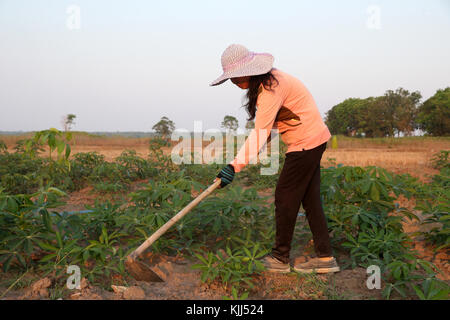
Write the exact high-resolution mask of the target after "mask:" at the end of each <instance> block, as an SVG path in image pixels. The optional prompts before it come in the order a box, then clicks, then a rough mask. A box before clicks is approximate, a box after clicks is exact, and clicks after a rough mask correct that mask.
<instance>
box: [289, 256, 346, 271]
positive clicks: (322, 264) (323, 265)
mask: <svg viewBox="0 0 450 320" xmlns="http://www.w3.org/2000/svg"><path fill="white" fill-rule="evenodd" d="M293 269H294V270H295V271H297V272H301V273H313V272H316V273H332V272H339V271H340V268H339V266H338V264H337V262H336V259H335V258H332V259H330V260H329V261H323V260H321V259H320V258H312V259H311V260H309V261H307V262H305V263H299V264H297V265H295V266H294V268H293Z"/></svg>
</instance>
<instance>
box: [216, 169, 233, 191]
mask: <svg viewBox="0 0 450 320" xmlns="http://www.w3.org/2000/svg"><path fill="white" fill-rule="evenodd" d="M217 178H220V180H221V181H222V182H221V183H220V187H221V188H223V187H225V186H227V185H229V184H230V183H231V181H233V179H234V167H233V166H232V165H231V164H229V165H227V166H226V167H224V168H223V169H222V170H221V171H220V172H219V174H218V175H217Z"/></svg>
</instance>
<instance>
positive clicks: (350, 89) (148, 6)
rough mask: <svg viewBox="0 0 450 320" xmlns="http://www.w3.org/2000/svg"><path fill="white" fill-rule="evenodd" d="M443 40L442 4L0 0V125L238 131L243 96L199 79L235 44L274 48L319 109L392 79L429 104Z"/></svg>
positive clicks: (446, 72) (449, 6) (448, 17)
mask: <svg viewBox="0 0 450 320" xmlns="http://www.w3.org/2000/svg"><path fill="white" fill-rule="evenodd" d="M71 5H75V6H77V7H78V8H79V9H80V25H79V27H80V28H79V29H77V28H76V27H77V25H76V19H75V20H74V19H73V18H74V17H75V18H76V13H75V15H74V12H73V11H70V12H69V13H67V8H68V7H69V6H71ZM371 6H374V7H373V8H374V9H369V8H370V7H371ZM377 8H378V9H379V10H380V11H377V10H378V9H377ZM377 12H379V14H380V15H379V17H380V19H379V20H377ZM377 21H379V23H378V22H377ZM68 22H69V26H72V27H71V28H69V27H68ZM74 23H75V24H74ZM73 27H75V29H73ZM446 39H447V40H446ZM448 39H450V0H429V1H423V0H417V1H413V0H396V1H376V0H373V1H365V0H344V1H335V0H329V1H325V0H322V1H298V0H293V1H279V0H277V1H262V0H259V1H242V0H238V1H232V0H226V1H212V0H208V1H207V0H205V1H170V0H166V1H143V0H142V1H138V0H127V1H125V0H123V1H113V0H72V1H64V0H53V1H51V0H0V112H1V114H0V130H42V129H48V128H50V127H57V128H61V124H60V122H61V117H62V116H63V115H64V114H67V113H74V114H76V116H77V119H76V125H75V127H74V129H75V130H85V131H116V130H118V131H149V130H150V129H151V127H152V126H153V125H154V124H155V123H156V122H157V121H158V120H159V119H160V118H161V117H162V116H168V117H169V118H170V119H172V120H173V121H174V122H175V124H176V126H177V127H178V128H186V129H189V130H192V129H193V123H194V121H195V120H202V121H203V123H204V129H210V128H218V127H219V126H220V122H221V121H222V119H223V117H224V116H225V115H226V114H229V115H234V116H236V117H237V118H238V119H239V121H240V124H241V126H244V124H245V118H246V116H247V114H246V112H245V110H244V109H243V108H241V102H242V96H243V93H244V91H242V90H240V89H239V88H237V87H235V86H234V85H232V84H231V83H230V82H229V81H228V82H226V83H224V84H223V85H221V86H218V87H209V83H210V82H211V81H212V80H214V79H215V78H216V77H218V76H219V75H220V74H221V73H222V69H221V65H220V56H221V54H222V52H223V50H224V49H225V48H226V47H227V46H228V45H229V44H232V43H239V44H243V45H245V46H247V47H248V48H249V49H250V50H252V51H256V52H269V53H271V54H273V55H274V57H275V65H274V66H275V67H277V68H279V69H281V70H283V71H285V72H288V73H290V74H292V75H295V76H297V77H298V78H299V79H300V80H302V81H303V82H304V83H305V85H306V86H307V87H308V88H309V89H310V91H311V92H312V94H313V96H314V97H315V99H316V101H317V104H318V106H319V108H320V111H321V113H322V115H324V114H325V112H326V111H327V110H329V109H330V108H332V107H333V106H334V105H336V104H338V103H340V102H341V101H343V100H344V99H346V98H349V97H361V98H365V97H368V96H376V95H382V94H383V93H384V92H385V91H386V90H388V89H393V90H395V89H396V88H398V87H400V86H401V87H404V88H406V89H408V90H410V91H415V90H419V91H420V92H421V93H422V95H423V96H424V98H425V99H426V98H428V97H430V96H431V95H433V94H434V93H435V91H436V90H437V89H439V88H444V87H446V86H449V85H450V41H449V40H448Z"/></svg>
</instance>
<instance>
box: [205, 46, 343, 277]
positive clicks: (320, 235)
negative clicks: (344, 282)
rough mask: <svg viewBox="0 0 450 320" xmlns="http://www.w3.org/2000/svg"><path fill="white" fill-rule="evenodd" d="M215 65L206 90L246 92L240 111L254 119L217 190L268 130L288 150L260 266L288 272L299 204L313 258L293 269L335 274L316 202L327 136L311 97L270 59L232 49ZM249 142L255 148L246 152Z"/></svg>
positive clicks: (250, 156) (250, 155)
mask: <svg viewBox="0 0 450 320" xmlns="http://www.w3.org/2000/svg"><path fill="white" fill-rule="evenodd" d="M221 60H222V68H223V71H224V73H223V74H222V75H221V76H220V77H219V78H218V79H216V80H215V81H214V82H213V83H211V85H212V86H215V85H219V84H221V83H223V82H225V81H226V80H228V79H230V80H231V82H233V83H234V84H235V85H236V86H238V87H239V88H241V89H244V90H247V94H246V97H247V103H246V104H245V107H246V110H247V112H248V114H249V116H250V117H249V120H253V119H255V129H253V130H252V132H251V133H250V135H249V137H248V138H247V140H246V142H245V145H243V146H242V148H241V149H240V151H239V152H238V154H237V156H236V158H235V159H234V161H232V162H231V163H229V164H228V165H227V166H226V167H225V168H223V169H222V170H221V172H220V173H219V174H218V176H217V178H220V179H221V180H222V182H221V187H225V186H226V185H228V184H229V183H231V182H232V180H233V178H234V174H235V173H236V172H239V171H241V170H242V168H243V167H245V165H247V164H248V163H249V160H251V159H254V158H255V157H256V156H257V154H258V152H259V150H261V147H262V146H263V145H264V143H265V142H266V141H267V139H268V138H269V136H270V130H271V129H272V128H276V129H278V130H279V132H280V134H281V138H282V140H283V141H284V143H285V144H286V145H287V146H288V149H287V152H286V160H285V164H284V167H283V169H282V171H281V174H280V177H279V179H278V183H277V187H276V189H275V219H276V236H275V245H274V246H273V248H272V253H271V254H269V255H267V256H266V257H264V258H263V260H262V261H263V264H264V266H265V267H266V269H267V270H268V271H272V272H282V273H284V272H290V264H289V253H290V249H291V241H292V236H293V233H294V227H295V223H296V220H297V215H298V211H299V209H300V205H301V204H303V208H304V209H305V211H306V217H307V219H308V223H309V226H310V229H311V232H312V235H313V241H314V249H315V252H316V255H317V257H315V258H312V259H310V260H309V261H307V262H305V263H302V264H298V265H295V266H294V267H293V269H294V270H295V271H297V272H303V273H310V272H317V273H329V272H338V271H339V266H338V265H337V263H336V259H335V258H334V257H333V255H332V251H331V245H330V239H329V235H328V227H327V222H326V218H325V215H324V212H323V208H322V203H321V199H320V160H321V158H322V154H323V152H324V151H325V148H326V144H327V141H328V140H329V139H330V136H331V135H330V132H329V131H328V128H327V126H326V125H325V123H324V122H323V120H322V118H321V116H320V113H319V110H318V108H317V106H316V103H315V101H314V99H313V97H312V96H311V94H310V93H309V91H308V90H307V89H306V87H305V86H304V85H303V83H302V82H301V81H300V80H298V79H296V78H294V77H293V76H291V75H288V74H286V73H284V72H282V71H280V70H278V69H275V68H273V66H272V65H273V60H274V58H273V56H272V55H270V54H267V53H254V52H250V51H248V49H247V48H245V47H244V46H241V45H236V44H233V45H231V46H229V47H228V48H227V49H226V50H225V51H224V53H223V54H222V59H221ZM255 142H256V143H257V148H252V147H250V145H249V144H251V143H255ZM248 150H250V151H248ZM217 178H216V179H217Z"/></svg>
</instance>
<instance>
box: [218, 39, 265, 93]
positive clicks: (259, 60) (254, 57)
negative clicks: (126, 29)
mask: <svg viewBox="0 0 450 320" xmlns="http://www.w3.org/2000/svg"><path fill="white" fill-rule="evenodd" d="M221 60H222V69H223V74H222V75H221V76H220V77H219V78H217V79H216V80H214V81H213V82H212V83H211V84H210V85H211V86H217V85H219V84H222V83H224V82H225V81H227V80H228V79H231V78H237V77H246V76H256V75H259V74H264V73H267V72H269V71H270V70H271V69H272V66H273V60H274V57H273V56H272V55H271V54H269V53H256V52H251V51H249V50H248V49H247V48H246V47H244V46H242V45H240V44H232V45H230V46H229V47H228V48H226V49H225V51H224V52H223V53H222V58H221Z"/></svg>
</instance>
